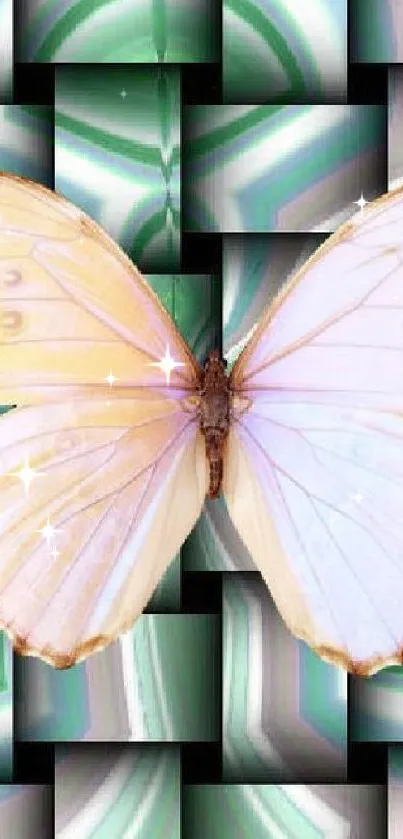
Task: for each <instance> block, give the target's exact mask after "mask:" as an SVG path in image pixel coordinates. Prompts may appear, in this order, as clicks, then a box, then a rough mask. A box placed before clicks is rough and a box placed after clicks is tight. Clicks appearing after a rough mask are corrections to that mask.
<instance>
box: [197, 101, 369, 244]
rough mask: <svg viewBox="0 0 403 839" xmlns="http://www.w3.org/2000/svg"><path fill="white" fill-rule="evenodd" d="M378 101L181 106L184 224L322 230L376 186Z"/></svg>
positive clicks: (260, 229)
mask: <svg viewBox="0 0 403 839" xmlns="http://www.w3.org/2000/svg"><path fill="white" fill-rule="evenodd" d="M384 144H385V136H384V109H383V107H382V106H371V105H368V106H365V105H359V106H355V105H289V106H279V105H260V106H258V105H255V106H253V105H225V106H219V105H211V106H195V107H193V108H189V111H188V115H187V123H186V137H185V138H184V146H183V169H184V187H183V192H184V195H183V201H184V227H185V229H186V230H188V231H195V230H199V231H219V232H222V233H230V232H231V233H239V232H251V233H258V232H259V233H260V232H261V233H263V232H272V231H285V232H289V231H303V230H305V231H308V230H311V231H317V232H322V231H325V232H329V231H332V230H334V229H336V228H337V227H338V226H339V225H340V224H341V223H342V221H345V220H346V218H348V217H349V216H350V215H352V214H353V212H355V211H356V207H355V206H354V204H353V202H354V201H355V200H356V199H357V198H358V197H359V196H360V194H361V192H363V193H364V194H365V195H366V196H368V197H373V196H375V195H377V194H380V193H382V192H384V183H383V168H382V167H383V156H384V148H385V145H384Z"/></svg>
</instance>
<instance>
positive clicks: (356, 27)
mask: <svg viewBox="0 0 403 839" xmlns="http://www.w3.org/2000/svg"><path fill="white" fill-rule="evenodd" d="M350 15H351V30H350V31H351V37H350V48H351V58H352V60H353V61H363V62H375V63H384V62H385V63H393V62H401V61H402V59H403V6H402V4H401V2H400V0H352V3H351V8H350Z"/></svg>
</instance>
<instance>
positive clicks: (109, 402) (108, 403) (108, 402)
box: [106, 399, 111, 408]
mask: <svg viewBox="0 0 403 839" xmlns="http://www.w3.org/2000/svg"><path fill="white" fill-rule="evenodd" d="M106 407H107V408H110V407H111V401H110V399H107V401H106Z"/></svg>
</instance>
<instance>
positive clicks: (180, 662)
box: [16, 614, 221, 742]
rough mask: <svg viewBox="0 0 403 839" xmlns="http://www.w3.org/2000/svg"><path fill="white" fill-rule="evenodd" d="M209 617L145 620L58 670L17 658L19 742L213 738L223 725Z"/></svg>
mask: <svg viewBox="0 0 403 839" xmlns="http://www.w3.org/2000/svg"><path fill="white" fill-rule="evenodd" d="M220 647H221V637H220V627H219V619H218V618H216V617H215V616H214V615H185V614H182V615H150V614H146V615H143V616H142V617H141V618H140V619H139V620H138V621H137V623H136V625H135V627H134V629H133V630H132V631H131V632H129V633H127V634H126V635H124V636H122V637H121V638H120V639H119V641H117V642H116V643H115V644H113V645H112V646H111V647H109V648H108V649H107V650H105V651H104V652H102V653H100V654H99V655H97V656H92V657H91V658H90V659H88V661H86V662H83V663H82V664H78V665H76V666H75V667H73V668H71V670H66V671H57V670H54V669H53V668H51V667H49V666H48V665H46V664H44V663H43V662H41V661H39V660H35V659H27V660H24V659H23V660H18V662H17V664H16V668H17V669H16V682H17V683H18V686H19V695H20V696H21V697H23V700H22V702H21V705H20V707H19V709H18V715H17V718H18V736H19V737H20V738H21V739H23V740H28V741H30V740H42V741H58V742H61V741H63V742H66V741H76V740H92V741H94V740H120V741H128V740H135V741H154V742H173V741H193V740H198V741H212V740H216V739H217V738H218V734H219V728H220V710H221V709H220V703H219V694H220V679H221V673H220Z"/></svg>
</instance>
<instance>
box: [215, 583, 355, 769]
mask: <svg viewBox="0 0 403 839" xmlns="http://www.w3.org/2000/svg"><path fill="white" fill-rule="evenodd" d="M223 607H224V629H223V632H224V637H223V740H224V747H223V748H224V755H223V773H224V778H225V780H226V781H238V782H241V781H242V782H252V783H253V782H255V783H256V782H258V783H270V782H272V781H283V782H287V781H294V782H297V781H298V780H300V779H301V778H305V777H306V776H307V775H309V777H310V778H311V779H313V778H315V779H317V780H318V781H319V780H322V779H323V774H324V767H326V770H325V774H326V780H327V781H333V782H334V781H342V780H344V779H345V778H346V775H347V675H346V673H342V672H341V671H338V670H337V669H336V668H335V667H333V666H331V665H328V664H325V663H324V662H322V661H321V660H320V659H318V657H317V656H316V655H315V654H314V653H313V652H312V651H311V650H310V649H309V648H308V647H307V646H306V644H304V643H303V642H301V641H298V640H297V639H295V638H293V637H292V635H291V634H290V632H289V631H288V629H287V627H286V626H285V624H284V623H283V621H282V619H281V617H280V615H279V614H278V612H277V609H276V607H275V604H274V603H273V600H272V598H271V597H270V595H269V593H268V591H267V589H266V586H265V585H264V583H263V582H262V580H261V578H260V575H258V574H254V575H253V576H250V575H248V576H246V577H245V576H244V575H235V574H226V575H225V577H224V594H223ZM279 662H281V667H279V666H278V663H279ZM308 755H309V759H308Z"/></svg>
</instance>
